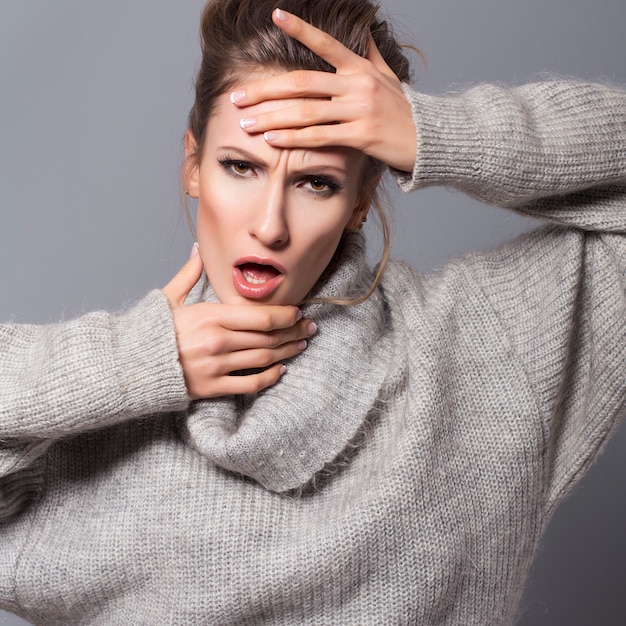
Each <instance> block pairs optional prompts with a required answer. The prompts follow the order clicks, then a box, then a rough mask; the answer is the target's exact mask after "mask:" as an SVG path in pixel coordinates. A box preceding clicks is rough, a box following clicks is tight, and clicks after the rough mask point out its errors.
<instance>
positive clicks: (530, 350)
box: [396, 82, 626, 512]
mask: <svg viewBox="0 0 626 626" xmlns="http://www.w3.org/2000/svg"><path fill="white" fill-rule="evenodd" d="M407 93H408V97H409V99H410V101H411V104H412V107H413V111H414V114H415V120H416V127H417V130H418V143H419V146H420V147H419V154H418V156H417V160H416V164H415V169H414V171H413V173H412V175H408V174H405V175H403V174H401V173H396V176H397V178H398V180H399V182H400V184H401V185H402V186H403V188H404V189H406V190H411V189H417V188H419V187H424V186H427V185H434V184H439V185H449V186H452V187H455V188H457V189H460V190H463V191H465V192H467V193H469V194H471V195H473V196H475V197H477V198H478V199H480V200H482V201H484V202H488V203H492V204H496V205H499V206H503V207H507V208H511V209H514V210H516V211H518V212H520V213H523V214H526V215H531V216H533V217H538V218H541V219H544V220H547V221H549V222H552V223H553V226H550V227H546V228H543V229H539V230H538V231H536V232H534V233H530V234H527V235H524V236H522V237H520V238H519V239H517V240H515V241H513V242H511V243H509V244H506V245H504V246H501V247H499V248H498V249H496V250H494V251H491V252H489V253H481V254H475V255H472V256H471V257H470V258H469V259H468V263H467V268H468V276H467V278H468V280H470V281H472V282H473V283H474V284H475V285H476V286H477V288H478V289H479V290H481V291H482V293H483V295H484V296H485V301H486V302H488V303H489V305H490V306H491V307H492V308H493V310H494V311H495V313H496V315H497V317H498V318H499V320H500V323H501V329H500V330H496V329H491V331H490V332H500V331H501V332H503V333H505V335H506V336H507V338H508V341H509V342H510V344H511V346H512V349H513V354H515V355H516V358H517V359H518V360H519V363H520V366H521V368H522V370H523V372H524V374H525V376H526V377H527V379H528V381H529V383H530V384H531V386H532V388H533V390H534V392H535V399H536V403H537V406H538V409H539V414H540V415H541V416H542V420H543V431H544V437H545V440H544V450H543V455H544V462H545V472H546V476H545V485H546V494H545V501H546V508H547V510H548V512H550V511H552V510H553V509H554V507H555V506H556V504H557V503H558V502H559V501H560V499H561V498H562V497H563V495H564V494H565V493H567V492H568V490H569V489H570V488H571V486H572V485H573V484H574V483H575V481H576V480H577V479H578V478H579V477H580V476H581V475H582V474H583V473H584V471H585V470H586V469H587V468H588V466H589V464H590V463H591V462H592V461H593V459H594V458H595V456H596V455H597V453H598V451H599V450H600V448H601V447H602V445H603V443H604V442H605V441H606V438H607V436H608V434H609V433H610V432H611V430H612V428H613V427H614V426H615V425H616V424H617V422H618V420H619V418H620V417H621V416H623V414H624V411H625V407H626V93H624V92H623V91H620V90H618V89H615V88H610V87H604V86H600V85H586V84H580V83H567V82H564V83H563V82H555V83H541V84H533V85H528V86H525V87H520V88H517V89H503V88H500V87H494V86H480V87H477V88H475V89H472V90H470V91H469V92H467V93H466V94H464V95H457V96H451V97H446V98H434V97H432V96H422V95H419V94H413V93H409V92H408V91H407ZM486 339H487V338H486Z"/></svg>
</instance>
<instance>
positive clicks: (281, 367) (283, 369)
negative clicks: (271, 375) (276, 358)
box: [278, 365, 287, 376]
mask: <svg viewBox="0 0 626 626" xmlns="http://www.w3.org/2000/svg"><path fill="white" fill-rule="evenodd" d="M286 371H287V368H286V367H285V366H284V365H281V366H280V369H279V370H278V373H279V374H280V375H281V376H282V375H283V374H284V373H285V372H286Z"/></svg>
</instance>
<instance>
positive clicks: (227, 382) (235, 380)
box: [212, 363, 287, 396]
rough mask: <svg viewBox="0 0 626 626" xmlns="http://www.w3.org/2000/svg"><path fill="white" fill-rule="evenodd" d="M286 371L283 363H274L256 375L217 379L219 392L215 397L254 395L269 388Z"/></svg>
mask: <svg viewBox="0 0 626 626" xmlns="http://www.w3.org/2000/svg"><path fill="white" fill-rule="evenodd" d="M286 371H287V368H286V367H285V365H284V364H283V363H276V364H275V365H273V366H272V367H269V368H268V369H266V370H265V371H263V372H259V373H258V374H248V375H247V376H223V377H222V378H220V379H219V382H218V385H217V386H218V387H219V392H218V393H215V394H212V395H214V396H217V395H239V394H248V393H256V392H258V391H261V389H265V388H266V387H271V386H272V385H274V384H275V383H277V382H278V380H279V379H280V377H281V376H282V375H283V374H284V373H285V372H286Z"/></svg>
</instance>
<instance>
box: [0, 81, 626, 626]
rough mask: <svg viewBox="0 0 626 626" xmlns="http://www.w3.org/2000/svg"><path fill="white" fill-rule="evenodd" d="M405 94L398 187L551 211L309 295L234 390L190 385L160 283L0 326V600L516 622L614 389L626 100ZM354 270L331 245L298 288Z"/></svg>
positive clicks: (92, 614) (304, 620)
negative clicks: (282, 336)
mask: <svg viewBox="0 0 626 626" xmlns="http://www.w3.org/2000/svg"><path fill="white" fill-rule="evenodd" d="M406 93H407V95H408V97H409V99H410V101H411V103H412V106H413V110H414V117H415V123H416V127H417V132H418V146H419V148H418V155H417V159H416V164H415V169H414V171H413V173H412V175H403V174H401V173H396V176H397V178H398V180H399V182H400V184H401V185H402V186H403V187H404V188H405V189H406V190H411V189H416V188H418V187H424V186H427V185H449V186H452V187H455V188H457V189H461V190H464V191H466V192H468V193H470V194H472V195H474V196H476V197H478V198H479V199H481V200H483V201H487V202H490V203H494V204H497V205H500V206H503V207H508V208H511V209H514V210H517V211H520V212H523V213H525V214H528V215H532V216H535V217H541V218H544V219H546V220H547V221H549V222H552V224H551V225H549V226H546V227H545V228H543V229H540V230H538V231H536V232H534V233H531V234H528V235H525V236H523V237H521V238H518V239H516V240H515V241H512V242H510V243H508V244H506V245H504V246H501V247H500V248H498V249H496V250H493V251H491V252H489V253H480V254H473V255H470V256H468V257H466V258H463V259H461V260H458V261H454V262H452V263H450V264H449V265H448V266H447V267H446V268H445V269H443V270H442V271H440V272H437V273H435V274H432V275H421V274H419V273H417V272H416V271H414V270H412V269H411V268H410V267H407V266H406V265H404V264H402V263H391V264H390V265H389V267H388V269H387V271H386V273H385V277H384V280H383V282H382V285H381V288H380V289H379V290H378V291H377V293H376V294H375V295H374V296H372V297H371V298H370V299H369V300H367V301H366V302H365V303H363V304H362V305H359V306H356V307H351V308H342V307H337V306H334V305H329V304H314V305H310V307H309V309H308V310H307V314H308V315H311V316H312V317H313V319H315V321H316V322H317V323H318V326H319V332H318V334H317V335H316V336H315V338H313V339H312V340H311V343H310V346H309V348H308V349H307V350H306V351H305V352H304V353H303V354H302V355H300V356H298V357H297V358H295V359H293V360H292V362H290V364H289V368H288V372H287V374H285V376H284V377H283V378H282V379H281V381H280V382H279V383H278V384H277V385H276V386H274V387H272V388H270V389H268V390H266V391H265V392H262V393H260V394H258V395H256V396H240V397H227V398H220V399H219V400H211V401H202V402H195V403H190V402H189V399H188V397H187V394H186V390H185V385H184V381H183V376H182V372H181V368H180V365H179V362H178V358H177V348H176V340H175V335H174V330H173V325H172V320H171V315H170V311H169V308H168V305H167V302H166V300H165V298H164V296H163V295H162V294H161V293H160V292H158V291H155V292H153V293H151V294H149V295H148V296H147V297H146V298H144V299H143V300H142V301H141V302H139V303H138V304H137V305H136V306H135V307H134V308H132V309H131V310H129V311H127V312H125V313H123V314H120V315H111V314H108V313H102V312H99V313H92V314H89V315H85V316H83V317H80V318H78V319H76V320H74V321H71V322H66V323H62V324H58V325H50V326H44V327H41V326H23V325H11V324H7V325H3V326H0V352H1V358H0V520H2V521H0V535H1V541H0V607H2V608H4V609H7V610H9V611H13V612H15V613H17V614H18V615H21V616H23V617H25V618H26V619H29V620H30V621H32V622H34V623H36V624H46V625H50V624H111V625H112V624H224V625H226V624H229V625H230V624H251V625H258V624H283V625H288V624H289V625H293V624H337V625H350V624H354V625H365V624H376V625H379V624H449V625H453V624H454V625H459V624H463V625H465V624H480V625H485V624H509V623H511V622H512V621H513V620H514V618H515V611H516V605H517V602H518V600H519V597H520V594H521V591H522V586H523V582H524V578H525V576H526V574H527V571H528V568H529V565H530V562H531V559H532V556H533V552H534V549H535V547H536V545H537V541H538V539H539V537H540V536H541V533H542V531H543V529H544V528H545V526H546V523H547V521H548V519H549V517H550V515H551V513H552V512H553V511H554V508H555V507H556V505H557V504H558V502H559V501H560V500H561V498H562V497H563V496H564V495H565V494H566V493H567V492H568V490H569V489H570V488H571V486H572V485H573V483H574V482H575V481H576V480H577V479H578V478H579V477H580V476H581V475H582V474H583V473H584V471H585V470H586V469H587V468H588V467H589V465H590V463H591V462H592V461H593V459H594V457H595V456H596V455H597V454H598V451H599V450H600V448H601V447H602V445H603V443H604V442H605V441H606V438H607V436H608V435H609V434H610V432H611V430H612V429H613V427H614V426H615V424H616V422H617V420H618V419H619V417H620V415H621V414H623V413H624V407H625V404H626V291H625V289H626V238H625V235H626V94H624V93H623V92H621V91H619V90H617V89H611V88H608V87H603V86H594V85H584V84H578V83H559V82H555V83H543V84H536V85H529V86H526V87H523V88H518V89H513V90H507V89H502V88H498V87H492V86H481V87H478V88H476V89H473V90H471V91H469V92H467V93H465V94H462V95H457V96H450V97H444V98H436V97H432V96H424V95H420V94H415V93H412V92H410V90H409V89H408V88H407V89H406ZM369 280H371V274H370V272H369V271H368V269H367V268H366V266H365V263H364V255H363V240H362V238H361V237H360V236H359V235H351V236H348V237H346V238H345V239H344V241H343V243H342V245H341V247H340V249H339V251H338V253H337V255H336V257H335V259H334V260H333V262H332V264H331V266H330V267H329V268H328V270H327V271H326V272H325V274H324V276H323V277H322V279H321V280H320V282H319V284H318V286H317V288H316V289H317V291H318V293H321V294H328V295H333V294H341V295H345V294H346V293H354V292H359V291H361V290H363V289H364V288H365V286H366V285H367V283H368V281H369ZM194 297H196V298H209V299H210V298H212V297H213V296H212V294H211V292H210V289H209V290H207V291H205V292H203V293H200V290H198V293H196V294H195V296H194Z"/></svg>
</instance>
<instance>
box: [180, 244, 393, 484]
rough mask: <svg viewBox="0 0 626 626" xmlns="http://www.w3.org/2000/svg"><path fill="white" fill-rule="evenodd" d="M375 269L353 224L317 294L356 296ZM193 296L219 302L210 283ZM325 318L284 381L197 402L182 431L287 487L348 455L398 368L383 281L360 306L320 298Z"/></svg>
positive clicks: (318, 312)
mask: <svg viewBox="0 0 626 626" xmlns="http://www.w3.org/2000/svg"><path fill="white" fill-rule="evenodd" d="M372 280H373V276H372V274H371V272H370V271H369V270H368V268H367V264H366V260H365V242H364V238H363V236H362V235H361V234H360V233H353V232H351V233H347V234H346V235H345V236H344V238H343V240H342V242H341V244H340V246H339V248H338V250H337V252H336V253H335V256H334V258H333V260H332V261H331V263H330V264H329V266H328V267H327V268H326V270H325V272H324V273H323V274H322V276H321V278H320V280H319V281H318V283H317V285H316V286H315V288H314V290H313V292H312V293H311V295H312V296H313V297H317V296H322V297H323V296H326V297H342V298H345V297H353V296H355V295H358V294H361V293H363V292H364V291H365V290H366V289H367V288H368V286H369V285H370V284H371V281H372ZM197 291H198V293H197V294H192V295H191V296H190V300H191V301H200V300H202V301H208V302H211V301H214V302H217V298H216V296H215V293H214V292H213V290H212V289H211V287H210V285H208V284H205V285H204V286H203V287H202V288H200V289H198V290H197ZM302 310H303V313H304V315H305V316H306V317H310V318H311V319H313V320H314V321H315V323H316V324H317V326H318V331H317V333H316V334H315V336H314V337H312V338H311V339H310V340H309V345H308V347H307V349H306V350H305V351H304V352H303V353H302V354H300V355H298V356H297V357H294V358H293V359H290V360H289V361H288V362H287V372H286V373H285V374H284V375H283V376H282V377H281V379H280V380H279V382H278V383H276V384H275V385H274V386H272V387H269V388H268V389H265V390H263V391H261V392H260V393H258V394H253V395H245V396H242V395H240V396H223V397H220V398H216V399H210V400H200V401H196V402H193V403H192V405H191V407H190V408H189V410H188V412H187V414H186V416H185V420H184V424H183V438H184V439H185V440H186V441H187V443H188V444H189V445H190V446H192V447H193V448H195V449H196V450H197V451H198V452H199V453H200V454H202V455H203V456H204V457H206V458H207V459H209V460H210V461H211V462H213V463H215V464H217V465H219V466H221V467H222V468H224V469H226V470H229V471H231V472H236V473H239V474H244V475H246V476H248V477H250V478H253V479H254V480H256V481H257V482H258V483H260V484H261V485H263V486H264V487H265V488H266V489H268V490H270V491H274V492H285V491H289V490H293V489H297V488H301V487H303V486H305V485H306V484H307V483H308V482H309V481H311V480H312V479H313V478H314V476H315V475H316V474H317V473H318V472H320V471H321V470H323V469H324V468H325V467H326V466H327V465H329V464H332V462H333V461H334V460H335V459H337V457H338V456H340V455H341V453H342V451H344V449H346V447H347V446H348V444H349V443H350V441H351V439H352V438H353V437H355V436H356V435H357V433H358V431H359V429H360V427H361V425H362V424H363V423H364V422H365V420H366V418H367V415H368V413H369V411H370V410H371V409H372V407H373V406H374V404H375V401H376V398H377V397H378V395H379V392H380V389H381V386H382V384H383V382H384V380H385V377H386V374H387V372H388V368H389V361H390V359H391V354H392V352H393V350H391V349H389V348H390V346H389V342H390V341H391V339H390V329H389V320H388V315H387V309H386V305H385V299H384V297H383V293H382V290H381V289H378V290H377V291H376V292H375V293H374V294H373V295H372V296H370V298H368V299H367V300H366V301H365V302H363V303H362V304H359V305H356V306H340V305H335V304H330V303H326V302H314V303H310V304H308V305H303V306H302Z"/></svg>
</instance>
